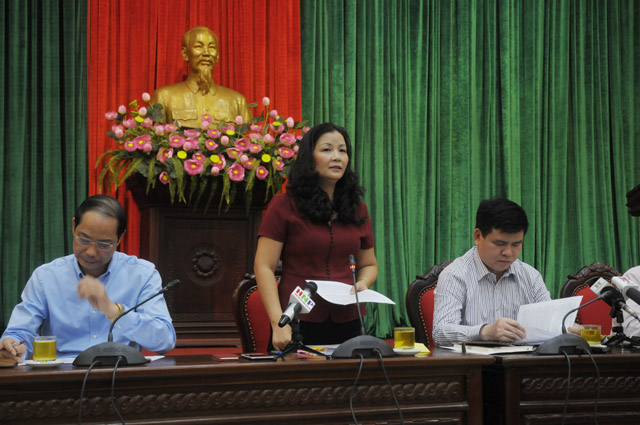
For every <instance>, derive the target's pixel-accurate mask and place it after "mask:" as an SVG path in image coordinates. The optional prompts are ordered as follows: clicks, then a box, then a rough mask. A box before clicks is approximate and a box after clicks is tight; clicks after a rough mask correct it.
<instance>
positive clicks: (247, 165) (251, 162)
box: [242, 158, 257, 170]
mask: <svg viewBox="0 0 640 425" xmlns="http://www.w3.org/2000/svg"><path fill="white" fill-rule="evenodd" d="M256 162H257V160H256V159H255V158H251V159H249V160H247V161H245V162H243V163H242V166H243V167H244V168H246V169H247V170H253V166H254V165H256Z"/></svg>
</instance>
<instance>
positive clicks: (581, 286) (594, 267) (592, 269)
mask: <svg viewBox="0 0 640 425" xmlns="http://www.w3.org/2000/svg"><path fill="white" fill-rule="evenodd" d="M620 275H621V274H620V272H619V271H618V270H616V269H614V268H613V267H611V266H609V265H606V264H604V263H593V264H590V265H588V266H584V267H583V268H581V269H580V271H578V273H576V274H575V275H569V276H567V277H568V279H569V280H567V281H566V282H565V284H564V285H563V286H562V290H561V291H560V296H561V297H562V298H566V297H572V296H574V295H582V301H581V302H580V303H581V304H585V303H587V302H589V301H591V300H593V299H594V298H596V294H594V293H593V292H591V289H589V287H590V286H591V285H593V284H594V283H595V281H596V280H598V279H599V278H601V277H603V278H605V279H606V280H608V281H610V280H611V278H612V277H613V276H620ZM610 311H611V307H610V306H609V305H607V304H606V303H605V302H604V301H602V302H600V301H598V302H595V303H593V304H590V305H588V306H586V307H585V308H582V309H580V310H578V316H577V317H576V322H577V323H580V324H583V325H600V326H601V328H602V335H608V334H609V333H611V316H610V315H609V312H610ZM569 325H570V324H569V323H567V327H568V326H569Z"/></svg>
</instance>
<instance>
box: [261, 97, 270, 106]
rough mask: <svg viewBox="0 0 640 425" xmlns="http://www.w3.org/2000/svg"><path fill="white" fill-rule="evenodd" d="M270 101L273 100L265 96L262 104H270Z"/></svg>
mask: <svg viewBox="0 0 640 425" xmlns="http://www.w3.org/2000/svg"><path fill="white" fill-rule="evenodd" d="M269 103H271V101H270V100H269V98H268V97H266V96H265V97H263V98H262V104H263V105H264V106H269Z"/></svg>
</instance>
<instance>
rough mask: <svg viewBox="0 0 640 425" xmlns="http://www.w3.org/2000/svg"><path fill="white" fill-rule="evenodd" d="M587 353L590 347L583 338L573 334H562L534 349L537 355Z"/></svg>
mask: <svg viewBox="0 0 640 425" xmlns="http://www.w3.org/2000/svg"><path fill="white" fill-rule="evenodd" d="M563 351H564V352H565V353H567V354H587V353H590V352H591V347H589V344H588V343H587V341H585V340H584V338H581V337H579V336H578V335H574V334H562V335H558V336H556V337H553V338H551V339H550V340H548V341H545V342H544V343H543V344H542V345H540V346H539V347H538V349H537V350H536V354H539V355H553V354H562V352H563Z"/></svg>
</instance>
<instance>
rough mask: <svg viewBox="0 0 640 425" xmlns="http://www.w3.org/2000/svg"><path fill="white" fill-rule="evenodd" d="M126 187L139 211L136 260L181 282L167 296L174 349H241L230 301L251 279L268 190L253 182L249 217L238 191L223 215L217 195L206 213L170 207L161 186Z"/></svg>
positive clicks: (137, 182) (139, 181) (140, 182)
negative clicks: (241, 284)
mask: <svg viewBox="0 0 640 425" xmlns="http://www.w3.org/2000/svg"><path fill="white" fill-rule="evenodd" d="M126 185H127V189H129V190H130V191H131V193H132V195H133V198H134V199H135V201H136V203H137V204H138V207H139V208H140V215H141V223H140V257H141V258H144V259H146V260H149V261H151V262H153V263H154V264H155V265H156V268H157V269H158V271H159V272H160V275H161V276H162V280H163V282H169V281H171V280H173V279H180V281H181V283H180V285H178V286H177V287H175V288H174V289H173V290H171V291H169V292H168V293H166V294H165V299H166V300H167V305H168V307H169V311H170V313H171V317H172V319H173V325H174V327H175V329H176V334H177V337H178V341H177V346H178V347H197V346H221V345H240V338H239V334H238V331H237V328H236V324H235V321H234V317H233V308H232V303H231V296H232V294H233V291H234V289H235V287H236V285H237V284H238V283H239V282H240V281H241V280H242V279H243V277H244V274H245V273H253V259H254V255H255V250H256V244H257V235H258V230H259V227H260V222H261V218H262V210H263V209H264V208H265V206H266V203H265V202H264V199H265V193H266V184H263V182H256V185H255V187H254V193H253V204H252V205H251V207H250V209H249V210H248V211H247V209H246V208H245V205H244V192H241V191H238V194H237V196H236V198H237V199H236V201H235V203H234V204H232V205H231V207H230V208H229V210H228V211H227V212H224V207H223V208H222V210H221V211H220V212H218V204H219V200H220V197H219V193H218V194H217V196H216V198H215V199H214V200H213V202H212V203H211V206H210V207H209V211H207V212H206V213H205V210H204V205H202V207H200V208H198V209H196V210H195V211H194V209H193V207H192V206H190V205H185V204H180V203H177V202H176V203H175V204H171V202H170V198H169V190H168V187H166V186H162V185H161V184H157V185H156V188H155V189H153V190H152V192H150V193H149V195H146V194H145V190H146V181H145V180H144V178H143V177H142V176H140V175H135V176H132V177H131V178H129V179H128V180H127V182H126ZM219 186H220V187H221V186H222V184H220V185H219ZM203 204H204V202H203Z"/></svg>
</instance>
